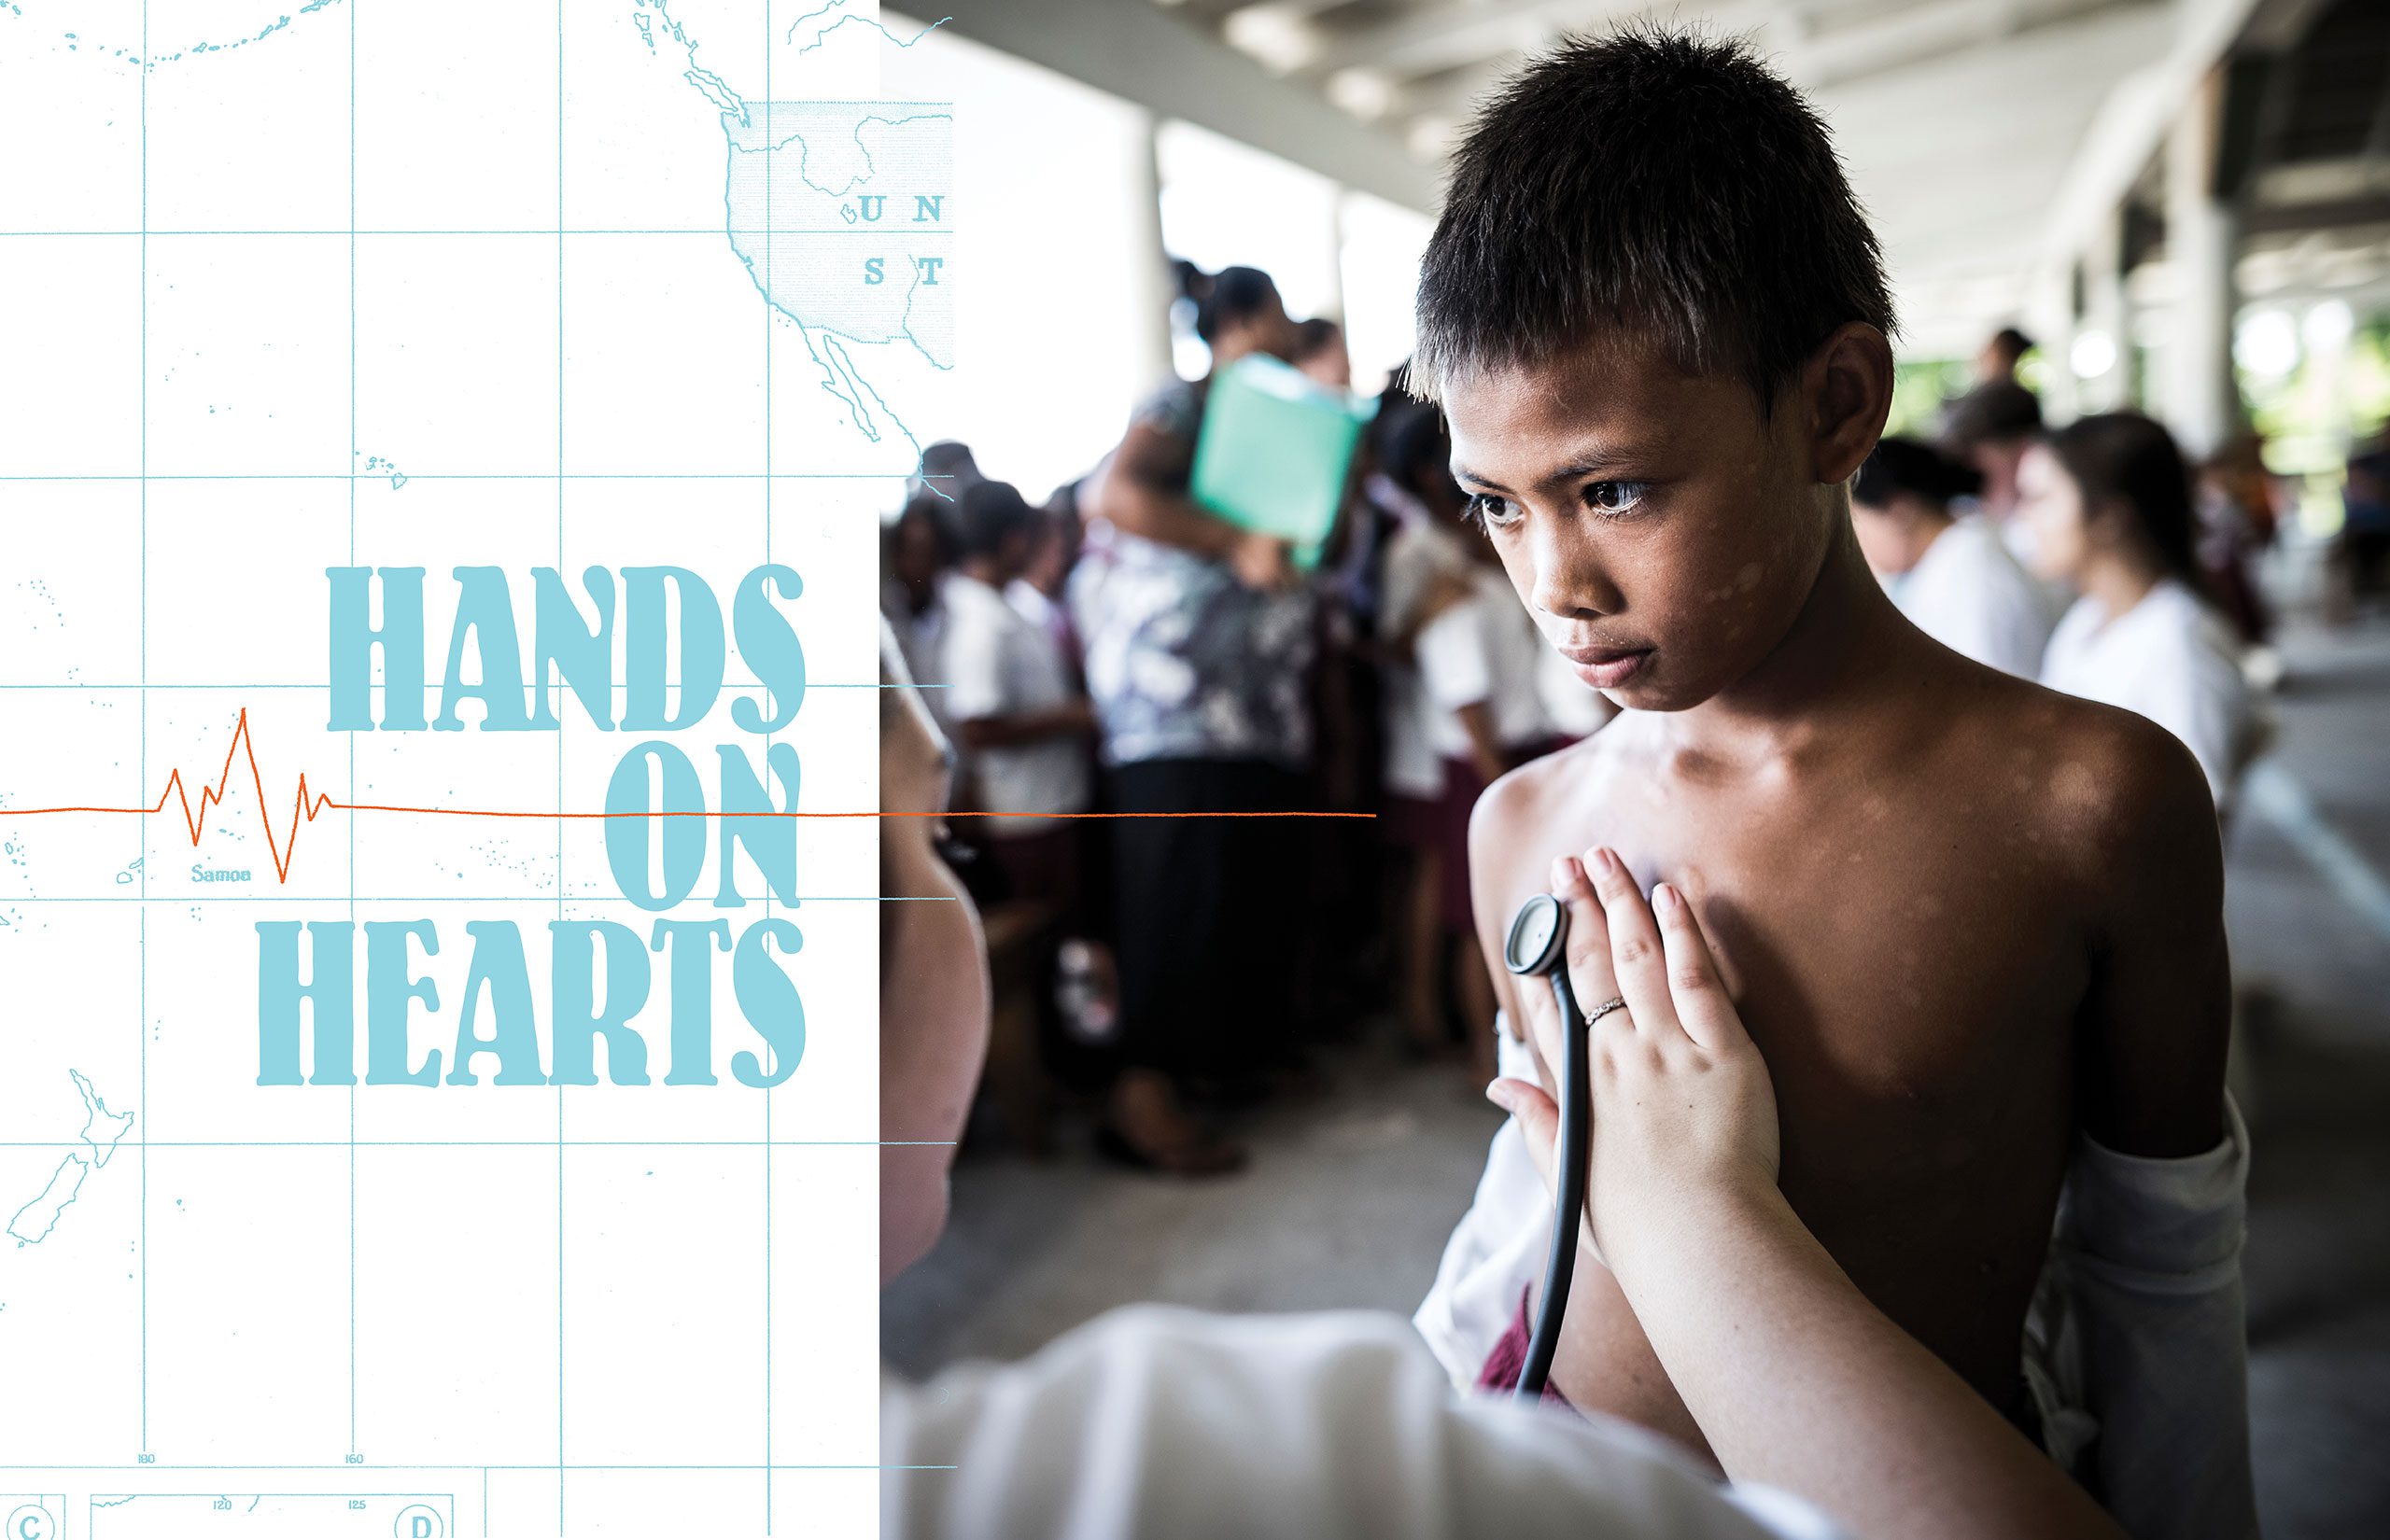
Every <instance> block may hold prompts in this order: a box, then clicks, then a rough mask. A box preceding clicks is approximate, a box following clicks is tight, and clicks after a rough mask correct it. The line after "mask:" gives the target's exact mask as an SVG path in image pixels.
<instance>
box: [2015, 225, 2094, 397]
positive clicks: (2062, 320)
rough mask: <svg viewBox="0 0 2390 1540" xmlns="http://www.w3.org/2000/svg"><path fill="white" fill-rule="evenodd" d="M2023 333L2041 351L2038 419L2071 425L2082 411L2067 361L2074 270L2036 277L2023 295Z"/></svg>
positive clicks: (2071, 336) (2070, 349)
mask: <svg viewBox="0 0 2390 1540" xmlns="http://www.w3.org/2000/svg"><path fill="white" fill-rule="evenodd" d="M2025 331H2026V334H2027V335H2028V336H2030V337H2032V339H2033V345H2034V346H2035V347H2037V348H2039V349H2040V350H2041V354H2042V358H2043V361H2044V368H2043V373H2042V392H2041V394H2042V416H2043V418H2044V419H2045V420H2046V421H2047V422H2049V423H2050V424H2052V425H2053V426H2056V425H2059V424H2061V423H2067V422H2071V421H2073V420H2074V417H2075V415H2076V413H2079V412H2080V411H2081V410H2082V409H2081V407H2080V406H2079V405H2078V404H2077V391H2076V388H2075V384H2074V370H2073V369H2071V368H2070V367H2068V363H2067V360H2068V358H2069V357H2072V356H2073V354H2074V264H2073V263H2071V262H2070V263H2068V264H2067V265H2066V266H2064V267H2060V268H2046V269H2044V270H2042V271H2041V272H2039V273H2035V274H2034V275H2033V277H2032V281H2031V283H2030V285H2029V287H2028V288H2027V290H2026V295H2025Z"/></svg>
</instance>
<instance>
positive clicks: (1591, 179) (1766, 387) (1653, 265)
mask: <svg viewBox="0 0 2390 1540" xmlns="http://www.w3.org/2000/svg"><path fill="white" fill-rule="evenodd" d="M1850 321H1865V322H1867V323H1868V324H1869V325H1871V326H1873V327H1875V328H1876V329H1877V330H1879V331H1882V332H1883V333H1884V334H1885V335H1886V336H1888V337H1889V336H1890V335H1891V333H1892V331H1893V318H1892V301H1891V293H1890V291H1889V289H1888V288H1887V287H1886V285H1885V281H1884V263H1883V253H1882V251H1881V249H1880V248H1879V247H1878V246H1877V244H1876V237H1875V234H1874V232H1873V231H1870V230H1869V229H1868V228H1867V220H1866V217H1865V215H1864V214H1863V213H1862V211H1861V209H1860V207H1859V203H1858V201H1857V200H1856V199H1855V198H1853V197H1852V196H1851V192H1850V186H1849V182H1848V181H1846V180H1845V179H1844V176H1843V172H1842V162H1841V161H1839V160H1838V159H1837V158H1836V157H1835V150H1834V145H1833V143H1832V142H1831V141H1830V140H1829V139H1828V138H1827V136H1826V128H1825V124H1824V123H1823V122H1821V121H1820V120H1819V118H1818V115H1817V114H1816V113H1815V112H1814V111H1812V110H1811V109H1810V107H1809V105H1808V103H1807V102H1806V101H1804V100H1803V99H1802V97H1801V94H1800V92H1798V91H1794V90H1793V87H1792V86H1790V85H1788V84H1787V83H1785V81H1784V80H1783V79H1782V78H1781V77H1778V75H1776V74H1775V73H1774V72H1773V71H1771V70H1769V69H1768V68H1767V66H1766V65H1765V64H1764V63H1761V62H1760V60H1759V59H1758V57H1757V56H1756V55H1755V54H1754V53H1753V52H1752V51H1751V49H1750V47H1749V46H1748V45H1747V44H1745V43H1742V42H1739V41H1735V40H1730V39H1717V38H1710V37H1705V36H1702V35H1698V34H1696V33H1691V32H1686V31H1682V30H1677V29H1671V28H1666V27H1661V26H1658V25H1654V24H1646V25H1638V26H1635V27H1631V28H1628V29H1626V30H1624V31H1619V32H1614V33H1609V34H1604V35H1596V36H1581V37H1571V38H1566V39H1564V40H1563V41H1562V42H1561V43H1560V44H1559V46H1558V47H1556V48H1554V49H1553V50H1552V51H1551V52H1549V53H1546V54H1544V55H1542V56H1541V57H1539V58H1537V59H1535V60H1533V61H1531V62H1530V63H1528V64H1527V65H1526V67H1525V69H1524V70H1522V71H1521V72H1520V73H1519V74H1518V75H1516V76H1514V77H1511V79H1510V80H1509V81H1507V82H1505V83H1504V84H1503V85H1502V86H1501V87H1500V88H1499V89H1498V90H1497V91H1496V92H1495V93H1494V95H1493V96H1492V97H1491V98H1489V99H1488V100H1487V102H1486V103H1485V105H1483V108H1482V109H1481V110H1480V111H1479V113H1478V115H1477V119H1476V121H1475V122H1473V123H1472V124H1471V125H1470V126H1469V130H1468V133H1467V134H1466V135H1465V136H1464V137H1463V138H1462V140H1461V143H1460V146H1459V147H1458V148H1457V149H1456V150H1455V152H1454V155H1453V162H1452V175H1451V178H1450V182H1449V185H1448V186H1447V188H1446V190H1445V195H1444V211H1443V216H1442V217H1441V219H1439V220H1438V221H1437V225H1436V233H1435V237H1434V239H1433V240H1432V241H1430V242H1429V244H1428V246H1427V258H1426V259H1425V261H1424V263H1423V264H1422V267H1421V272H1420V283H1419V362H1420V365H1421V366H1422V367H1421V368H1419V369H1417V370H1415V371H1413V376H1412V378H1413V388H1414V389H1423V390H1427V391H1429V392H1439V393H1440V392H1441V391H1442V390H1444V389H1446V388H1448V387H1449V385H1450V384H1451V383H1452V382H1453V381H1454V380H1455V379H1456V378H1458V377H1459V376H1461V375H1464V374H1467V373H1469V372H1472V371H1477V370H1481V369H1489V368H1492V369H1500V368H1510V367H1516V366H1520V365H1526V366H1535V365H1539V364H1544V363H1548V362H1550V361H1551V360H1553V359H1554V358H1555V357H1559V356H1560V355H1561V354H1563V353H1565V352H1567V351H1568V350H1569V349H1571V348H1573V347H1576V346H1578V345H1581V344H1582V343H1585V342H1587V341H1589V340H1591V339H1593V338H1594V337H1596V336H1598V335H1600V334H1602V333H1603V332H1605V331H1607V330H1612V329H1615V330H1617V331H1621V332H1624V333H1626V334H1629V335H1638V336H1641V337H1645V338H1649V339H1651V340H1652V341H1655V342H1657V343H1661V344H1662V345H1664V346H1665V347H1666V349H1667V351H1668V353H1669V354H1670V355H1671V356H1672V357H1674V358H1675V360H1676V362H1677V363H1678V364H1679V365H1680V367H1682V368H1685V369H1687V370H1690V371H1696V372H1702V373H1708V372H1717V371H1728V372H1732V373H1736V374H1738V375H1740V376H1741V377H1742V378H1743V379H1744V380H1746V381H1747V382H1749V383H1750V386H1751V388H1752V389H1753V390H1754V391H1756V392H1757V393H1758V395H1759V399H1760V404H1761V406H1762V408H1763V409H1765V408H1767V407H1768V406H1770V405H1772V404H1773V402H1774V399H1775V397H1776V393H1777V392H1778V390H1779V389H1780V388H1782V387H1783V386H1784V385H1786V384H1787V383H1788V382H1789V381H1791V380H1792V379H1793V376H1794V375H1796V374H1797V373H1798V372H1799V371H1800V369H1801V366H1802V364H1803V363H1804V362H1806V361H1807V358H1808V357H1809V355H1810V354H1811V353H1813V352H1814V351H1816V349H1817V346H1818V344H1819V343H1822V342H1823V341H1825V339H1826V338H1827V337H1828V336H1829V335H1831V334H1832V333H1833V331H1834V330H1835V328H1837V327H1839V326H1842V325H1844V324H1846V323H1848V322H1850Z"/></svg>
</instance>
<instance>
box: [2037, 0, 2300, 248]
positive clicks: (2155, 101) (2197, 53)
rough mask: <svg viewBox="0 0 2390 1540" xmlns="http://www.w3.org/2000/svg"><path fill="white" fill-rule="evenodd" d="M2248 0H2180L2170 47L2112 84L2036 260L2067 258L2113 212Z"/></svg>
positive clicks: (2241, 19)
mask: <svg viewBox="0 0 2390 1540" xmlns="http://www.w3.org/2000/svg"><path fill="white" fill-rule="evenodd" d="M2254 4H2255V0H2180V4H2179V5H2178V7H2176V8H2175V10H2174V12H2173V22H2172V28H2171V29H2170V30H2171V31H2172V35H2173V46H2172V48H2171V49H2168V50H2167V52H2166V53H2165V54H2163V55H2162V56H2160V57H2158V59H2157V60H2156V61H2155V62H2153V63H2150V64H2148V65H2146V66H2145V67H2144V68H2143V69H2141V70H2138V71H2136V72H2135V73H2134V74H2133V75H2131V76H2130V77H2127V78H2125V79H2123V80H2120V81H2118V82H2117V84H2116V89H2115V90H2114V91H2112V92H2111V93H2110V95H2109V97H2108V99H2107V101H2106V102H2104V103H2103V104H2102V106H2101V110H2100V115H2099V117H2098V118H2097V119H2095V120H2094V121H2093V123H2092V125H2091V131H2090V133H2088V134H2087V135H2086V136H2085V139H2084V145H2083V148H2082V149H2081V151H2080V152H2078V153H2077V155H2076V156H2075V159H2074V164H2073V165H2072V166H2070V167H2069V168H2068V169H2067V173H2066V175H2065V177H2064V178H2063V180H2062V181H2061V183H2060V187H2059V191H2058V195H2057V197H2056V198H2055V199H2054V200H2053V202H2052V208H2051V217H2050V220H2049V223H2048V225H2047V226H2046V230H2045V233H2044V240H2043V258H2042V259H2043V263H2044V265H2045V268H2046V270H2048V271H2052V272H2059V271H2063V270H2064V269H2065V268H2067V267H2070V266H2072V265H2073V264H2074V260H2075V259H2076V257H2077V256H2078V254H2080V253H2081V252H2082V251H2084V250H2085V249H2086V248H2087V247H2088V245H2090V241H2091V237H2092V234H2093V232H2094V231H2096V230H2097V229H2098V228H2099V226H2100V224H2101V223H2102V221H2103V220H2106V219H2109V218H2112V217H2114V216H2115V214H2116V207H2117V205H2118V204H2119V203H2122V202H2123V200H2124V196H2125V193H2126V192H2127V190H2128V189H2130V188H2131V186H2132V184H2133V181H2134V179H2135V178H2137V177H2138V176H2139V175H2141V171H2142V167H2144V165H2146V164H2148V162H2149V158H2150V156H2151V155H2153V154H2155V153H2156V152H2157V149H2158V145H2159V144H2160V143H2162V142H2163V141H2164V139H2165V137H2166V133H2167V131H2168V130H2170V129H2171V128H2172V127H2173V124H2174V120H2175V119H2176V118H2177V117H2179V116H2180V115H2181V113H2182V111H2183V106H2184V104H2185V103H2186V102H2188V101H2189V100H2190V95H2191V91H2192V89H2193V88H2194V87H2195V86H2197V85H2198V83H2199V81H2200V77H2203V76H2205V75H2206V74H2207V72H2208V71H2209V70H2211V69H2213V68H2214V67H2215V64H2216V62H2217V61H2218V60H2219V59H2221V58H2223V57H2224V53H2225V50H2226V49H2228V48H2229V47H2231V45H2232V42H2233V39H2234V38H2235V37H2237V36H2239V35H2240V33H2241V29H2242V25H2243V24H2244V23H2245V22H2246V21H2248V20H2249V14H2250V11H2251V10H2252V9H2253V7H2254Z"/></svg>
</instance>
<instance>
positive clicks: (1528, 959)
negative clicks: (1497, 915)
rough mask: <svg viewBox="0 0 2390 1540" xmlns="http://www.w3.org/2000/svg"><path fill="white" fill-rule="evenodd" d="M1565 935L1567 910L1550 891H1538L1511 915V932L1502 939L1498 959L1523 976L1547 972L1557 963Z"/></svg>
mask: <svg viewBox="0 0 2390 1540" xmlns="http://www.w3.org/2000/svg"><path fill="white" fill-rule="evenodd" d="M1567 941H1568V910H1566V909H1564V908H1562V907H1561V906H1560V901H1559V900H1558V899H1556V898H1554V897H1553V896H1552V895H1551V894H1550V893H1538V894H1536V895H1535V896H1534V897H1533V898H1530V899H1528V900H1527V901H1526V902H1525V903H1522V904H1520V905H1519V912H1518V913H1517V914H1515V915H1513V916H1511V933H1510V935H1509V937H1508V938H1507V939H1505V940H1504V941H1503V943H1502V963H1503V966H1505V967H1507V968H1509V969H1510V970H1511V972H1512V973H1517V974H1519V975H1520V976H1522V977H1525V978H1533V977H1535V976H1536V975H1537V974H1539V973H1551V972H1552V971H1553V970H1554V969H1555V968H1557V967H1559V966H1560V953H1561V947H1562V945H1563V944H1564V943H1566V942H1567Z"/></svg>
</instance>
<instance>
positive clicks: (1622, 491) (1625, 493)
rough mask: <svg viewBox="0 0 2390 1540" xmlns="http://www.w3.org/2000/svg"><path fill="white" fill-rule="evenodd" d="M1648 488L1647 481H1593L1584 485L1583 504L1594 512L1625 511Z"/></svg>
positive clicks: (1637, 500) (1639, 499) (1640, 498)
mask: <svg viewBox="0 0 2390 1540" xmlns="http://www.w3.org/2000/svg"><path fill="white" fill-rule="evenodd" d="M1649 490H1651V483H1648V482H1593V483H1588V484H1587V485H1586V487H1585V494H1584V495H1585V506H1586V507H1587V508H1590V509H1592V510H1593V511H1595V512H1596V513H1625V512H1629V511H1632V510H1633V509H1634V507H1635V505H1636V504H1637V503H1639V502H1641V501H1642V500H1643V494H1644V493H1645V492H1647V491H1649Z"/></svg>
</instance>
